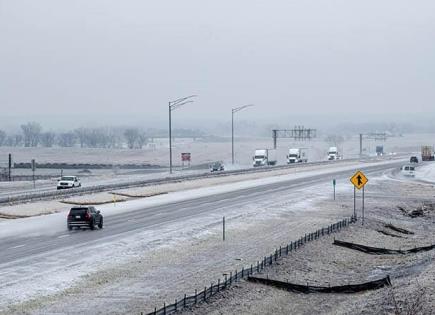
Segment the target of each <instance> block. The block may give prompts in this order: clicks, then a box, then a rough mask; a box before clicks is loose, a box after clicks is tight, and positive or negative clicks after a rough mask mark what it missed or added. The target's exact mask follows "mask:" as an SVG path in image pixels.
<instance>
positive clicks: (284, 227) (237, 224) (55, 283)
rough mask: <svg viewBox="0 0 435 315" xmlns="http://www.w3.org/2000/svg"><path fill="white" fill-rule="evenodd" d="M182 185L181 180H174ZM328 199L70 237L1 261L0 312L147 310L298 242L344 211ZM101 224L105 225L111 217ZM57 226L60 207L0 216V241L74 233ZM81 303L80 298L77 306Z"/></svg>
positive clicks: (284, 197)
mask: <svg viewBox="0 0 435 315" xmlns="http://www.w3.org/2000/svg"><path fill="white" fill-rule="evenodd" d="M380 163H385V164H387V163H389V161H384V162H380ZM367 165H368V163H361V164H355V163H349V165H340V166H336V167H333V168H323V169H321V168H320V169H319V168H308V169H304V170H303V171H301V170H299V171H292V172H291V173H290V174H284V173H281V174H275V176H271V174H266V175H264V174H263V175H261V176H260V175H258V174H257V175H255V176H260V177H258V178H251V179H248V180H246V179H245V180H244V181H238V182H229V183H223V182H221V183H219V184H217V183H209V185H206V184H205V183H204V182H201V187H200V188H199V187H195V188H192V187H189V186H188V184H187V186H184V188H185V189H184V190H183V189H181V190H178V191H173V192H171V193H170V194H168V195H160V196H155V197H150V198H147V199H137V200H132V201H128V202H124V203H118V204H116V206H114V205H105V206H101V207H100V209H101V210H102V212H103V214H104V215H105V217H107V218H110V217H111V216H114V215H118V214H120V213H123V212H126V213H127V212H131V211H134V210H138V209H143V208H146V207H151V206H156V205H160V204H166V203H169V202H181V201H183V200H187V199H191V198H199V197H201V196H211V195H215V194H219V193H224V192H231V191H234V190H238V189H245V188H249V187H258V186H259V185H267V184H272V183H279V182H282V181H287V180H289V179H297V178H303V177H307V176H313V175H318V176H322V177H325V176H326V177H327V176H328V174H329V173H331V172H333V171H339V170H349V171H351V170H354V169H355V168H358V167H361V166H367ZM280 172H283V171H280ZM251 176H252V175H251ZM227 180H228V179H227ZM183 184H184V183H180V185H181V187H183ZM210 184H212V185H210ZM337 188H338V196H340V195H343V194H350V192H351V190H352V188H351V186H350V184H349V183H348V182H347V180H346V181H345V182H339V185H338V187H337ZM330 198H331V187H330V185H325V184H322V185H313V186H311V187H304V188H300V189H293V190H289V191H288V192H286V193H282V192H277V193H274V194H272V195H270V196H267V198H264V196H260V197H259V198H253V199H252V200H249V202H245V203H242V204H240V205H238V206H225V207H222V208H220V209H219V211H216V212H211V213H207V212H205V213H201V214H200V215H197V216H193V217H189V218H186V219H183V220H174V221H173V222H168V223H167V224H165V225H157V226H153V227H152V228H150V229H146V230H136V231H132V232H131V233H127V234H125V235H122V237H120V236H116V237H112V238H106V239H102V240H101V241H98V242H96V243H95V244H92V245H89V246H86V247H83V246H80V244H77V245H75V246H72V247H68V248H60V249H58V250H54V251H51V252H50V253H49V254H48V255H47V254H43V255H36V256H32V257H29V258H28V260H24V261H20V262H16V261H14V262H12V263H6V264H3V265H1V266H0V268H1V272H0V295H1V296H3V297H4V298H3V299H1V300H0V312H1V311H3V312H4V313H7V314H9V313H23V312H30V313H36V314H50V313H62V312H64V311H65V310H67V311H68V312H69V313H82V314H83V313H85V314H89V310H90V309H92V310H95V309H97V310H98V312H101V313H129V312H135V313H138V312H140V311H145V310H149V309H150V308H151V307H154V306H155V305H156V306H157V304H158V303H160V302H161V301H162V300H167V301H169V300H172V299H174V298H177V297H179V294H180V292H184V291H188V290H192V289H193V288H195V287H196V288H198V289H199V288H201V287H203V285H207V284H209V283H207V281H214V280H216V279H217V278H219V277H221V276H222V272H225V271H229V270H232V269H233V268H237V267H240V266H241V265H245V264H246V262H253V261H255V259H258V258H259V257H261V256H262V255H266V254H269V252H270V250H271V247H273V246H277V245H279V244H280V243H281V242H282V241H285V240H291V239H295V238H297V237H298V236H300V235H301V234H304V233H305V232H307V231H311V230H314V229H315V228H317V227H321V226H324V225H326V224H329V223H331V222H335V221H337V220H338V219H339V218H341V217H343V216H349V215H350V212H349V209H348V208H346V207H328V208H324V207H322V203H324V202H325V200H328V199H330ZM222 216H225V217H226V220H227V242H225V243H222V241H221V220H222ZM106 229H110V224H109V225H108V226H106ZM63 231H65V213H64V212H63V213H56V214H52V215H46V216H38V217H32V218H26V219H19V220H7V221H3V222H0V239H3V240H6V239H8V238H10V237H14V236H23V235H26V237H29V236H30V237H38V236H40V235H53V237H56V238H64V237H71V235H70V234H69V233H67V232H65V233H63ZM73 232H74V233H93V232H90V231H82V232H81V231H73ZM95 233H98V231H95ZM18 246H22V245H18ZM23 246H25V244H23ZM210 262H213V263H212V265H210ZM89 266H92V268H89ZM162 275H163V276H162ZM204 275H206V276H204ZM204 282H206V283H204ZM84 300H86V301H87V302H86V303H82V302H81V301H84ZM71 305H75V306H74V307H71ZM146 308H147V309H146ZM92 313H94V312H92Z"/></svg>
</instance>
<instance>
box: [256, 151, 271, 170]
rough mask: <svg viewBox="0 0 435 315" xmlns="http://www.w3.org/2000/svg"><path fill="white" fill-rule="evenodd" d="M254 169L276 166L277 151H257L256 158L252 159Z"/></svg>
mask: <svg viewBox="0 0 435 315" xmlns="http://www.w3.org/2000/svg"><path fill="white" fill-rule="evenodd" d="M252 160H253V163H252V165H253V166H254V167H257V166H266V165H275V164H276V150H275V149H257V150H255V154H254V157H253V158H252Z"/></svg>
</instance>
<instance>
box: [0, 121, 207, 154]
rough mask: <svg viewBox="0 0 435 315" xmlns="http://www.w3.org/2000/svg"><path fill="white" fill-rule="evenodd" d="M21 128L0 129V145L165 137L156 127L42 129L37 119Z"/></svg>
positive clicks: (97, 144)
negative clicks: (16, 131)
mask: <svg viewBox="0 0 435 315" xmlns="http://www.w3.org/2000/svg"><path fill="white" fill-rule="evenodd" d="M20 127H21V128H20V129H21V132H18V133H11V134H8V133H6V132H5V131H3V130H0V146H10V147H29V148H30V147H38V146H39V147H47V148H50V147H54V146H59V147H81V148H124V147H127V148H129V149H142V148H143V147H144V146H145V145H146V144H147V143H148V142H149V141H150V140H151V141H152V139H153V138H165V137H167V136H168V132H167V131H164V130H159V129H148V130H146V131H144V130H141V129H140V128H134V127H132V128H121V127H99V128H85V127H81V128H76V129H74V130H70V131H66V132H54V131H44V130H43V128H42V126H41V125H40V124H39V123H37V122H28V123H26V124H23V125H21V126H20ZM173 134H174V136H175V137H181V138H198V137H202V136H203V135H204V134H203V133H202V132H201V131H199V130H190V129H175V130H174V131H173Z"/></svg>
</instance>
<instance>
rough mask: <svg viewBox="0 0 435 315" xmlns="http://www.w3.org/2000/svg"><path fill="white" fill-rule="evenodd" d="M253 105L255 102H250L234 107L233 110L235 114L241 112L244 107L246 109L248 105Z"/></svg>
mask: <svg viewBox="0 0 435 315" xmlns="http://www.w3.org/2000/svg"><path fill="white" fill-rule="evenodd" d="M251 106H254V104H248V105H243V106H239V107H236V108H233V109H232V112H233V114H234V113H237V112H240V111H241V110H243V109H245V108H247V107H251Z"/></svg>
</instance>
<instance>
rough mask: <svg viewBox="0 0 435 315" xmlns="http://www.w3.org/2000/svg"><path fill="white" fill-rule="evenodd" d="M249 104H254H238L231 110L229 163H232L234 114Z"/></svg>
mask: <svg viewBox="0 0 435 315" xmlns="http://www.w3.org/2000/svg"><path fill="white" fill-rule="evenodd" d="M250 106H254V104H248V105H243V106H239V107H236V108H233V109H232V110H231V163H232V164H234V114H235V113H237V112H240V111H241V110H242V109H245V108H247V107H250Z"/></svg>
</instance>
